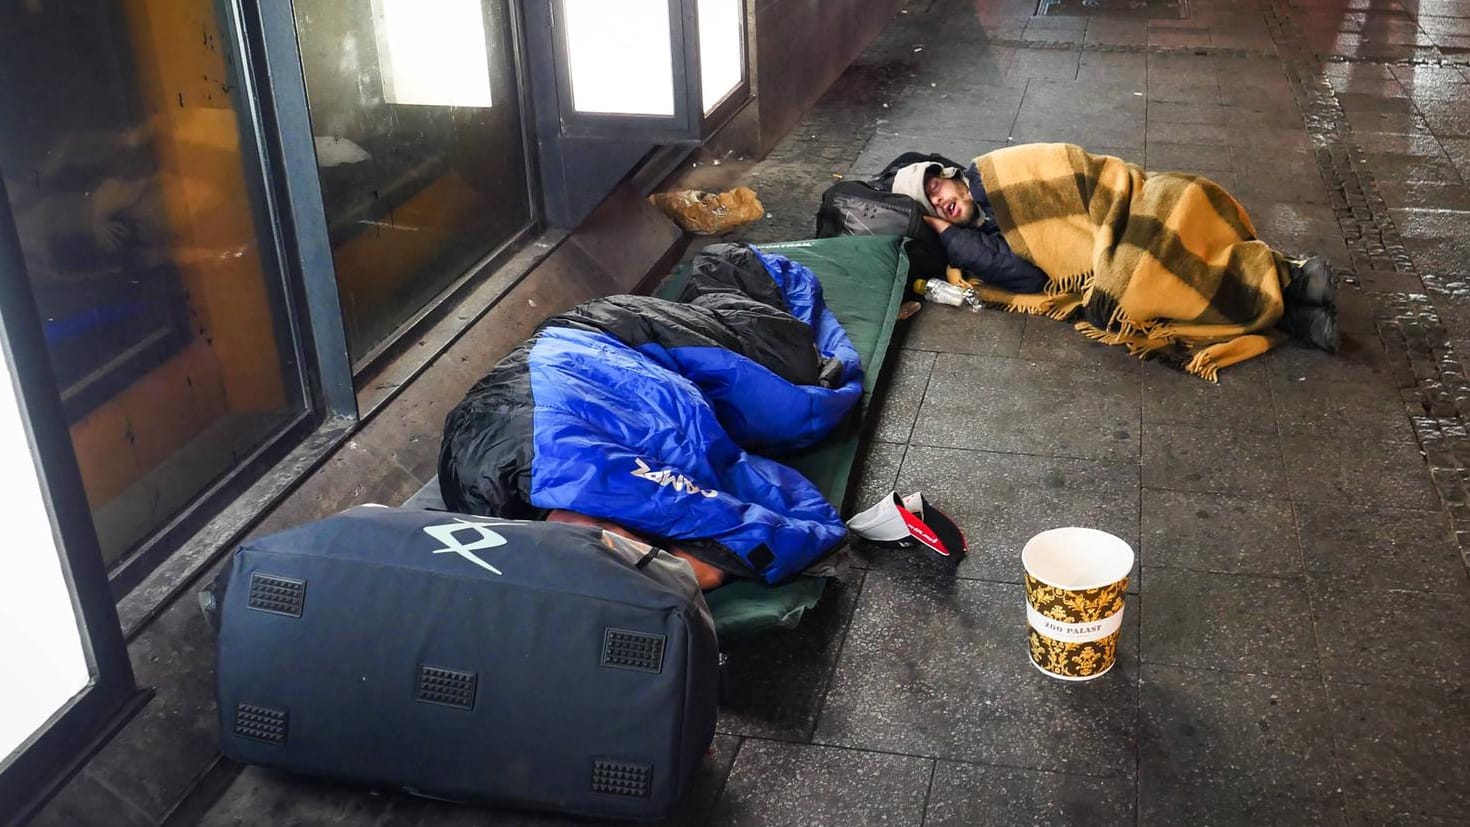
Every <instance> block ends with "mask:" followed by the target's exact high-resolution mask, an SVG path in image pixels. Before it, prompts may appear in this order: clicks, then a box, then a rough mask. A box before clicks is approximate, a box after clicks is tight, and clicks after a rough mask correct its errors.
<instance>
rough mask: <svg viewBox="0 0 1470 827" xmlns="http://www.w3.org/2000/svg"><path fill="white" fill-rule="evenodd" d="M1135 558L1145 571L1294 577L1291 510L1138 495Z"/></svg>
mask: <svg viewBox="0 0 1470 827" xmlns="http://www.w3.org/2000/svg"><path fill="white" fill-rule="evenodd" d="M1142 502H1143V511H1142V516H1141V518H1140V525H1139V535H1140V536H1139V539H1140V544H1141V545H1140V557H1142V559H1144V560H1146V561H1147V562H1148V564H1149V565H1150V566H1158V567H1167V568H1180V569H1189V570H1193V571H1208V572H1220V573H1225V574H1256V575H1267V576H1271V577H1299V576H1301V574H1302V556H1301V551H1300V550H1299V547H1298V545H1297V531H1296V525H1295V523H1294V522H1293V519H1292V507H1291V504H1290V503H1288V502H1284V501H1281V500H1247V499H1242V498H1240V497H1225V496H1222V495H1220V494H1198V493H1191V492H1186V491H1155V490H1153V489H1150V488H1146V489H1144V490H1143V494H1142Z"/></svg>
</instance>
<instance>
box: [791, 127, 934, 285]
mask: <svg viewBox="0 0 1470 827" xmlns="http://www.w3.org/2000/svg"><path fill="white" fill-rule="evenodd" d="M920 161H933V162H935V163H939V164H943V165H944V166H947V167H960V168H963V165H961V164H957V163H955V162H954V161H951V160H949V159H948V158H945V157H944V156H942V155H929V154H925V153H920V152H905V153H904V154H902V155H900V156H898V157H897V158H895V159H893V161H891V162H890V163H889V164H888V166H886V167H884V169H883V171H882V172H880V173H879V174H878V177H877V179H875V180H874V181H872V182H868V181H839V182H837V183H836V184H833V185H832V186H830V187H828V188H827V191H826V192H824V193H822V205H821V206H820V207H819V208H818V209H817V229H816V237H817V238H832V237H834V236H841V235H899V236H904V237H906V238H908V239H909V241H908V243H907V244H906V245H905V248H904V249H905V251H906V252H907V253H908V257H909V274H910V275H912V276H913V277H914V278H922V279H929V278H943V277H944V271H945V269H946V268H947V267H948V266H949V259H948V257H947V256H946V255H945V252H944V246H943V244H941V243H940V241H939V235H938V233H936V232H934V229H933V228H932V227H930V226H929V225H928V224H927V223H925V221H924V209H923V208H922V207H920V206H919V204H918V203H917V202H915V201H914V200H913V199H912V198H909V197H908V196H906V195H899V194H897V193H894V192H892V191H891V188H892V186H893V178H894V176H895V175H896V174H897V173H898V170H900V169H902V168H903V167H905V166H907V165H909V164H914V163H918V162H920Z"/></svg>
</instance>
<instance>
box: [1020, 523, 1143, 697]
mask: <svg viewBox="0 0 1470 827" xmlns="http://www.w3.org/2000/svg"><path fill="white" fill-rule="evenodd" d="M1021 565H1022V566H1024V567H1025V569H1026V618H1027V621H1028V625H1029V627H1030V628H1029V629H1028V638H1029V640H1028V642H1029V646H1030V650H1031V662H1032V663H1033V664H1035V665H1036V668H1037V669H1040V670H1041V671H1042V672H1045V673H1046V674H1048V675H1050V676H1052V677H1053V678H1060V679H1062V680H1064V681H1087V680H1092V679H1093V678H1096V677H1100V676H1102V675H1103V674H1105V673H1107V671H1108V670H1109V669H1112V668H1113V663H1114V662H1116V660H1117V656H1118V633H1119V630H1120V629H1121V628H1122V626H1123V594H1124V592H1126V591H1127V589H1128V572H1129V571H1132V569H1133V549H1132V548H1131V547H1130V546H1129V545H1128V544H1127V543H1125V542H1123V541H1122V540H1120V539H1118V538H1117V537H1114V536H1113V535H1111V534H1108V533H1107V532H1105V531H1097V530H1095V529H1091V528H1054V529H1052V530H1051V531H1043V532H1042V533H1040V534H1038V535H1036V536H1035V537H1032V538H1031V539H1030V540H1029V541H1028V542H1027V543H1026V547H1025V548H1023V549H1022V550H1021Z"/></svg>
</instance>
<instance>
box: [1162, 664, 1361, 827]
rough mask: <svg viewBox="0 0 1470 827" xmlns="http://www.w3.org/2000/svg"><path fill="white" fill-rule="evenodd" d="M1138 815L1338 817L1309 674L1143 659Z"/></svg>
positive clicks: (1322, 713) (1227, 820) (1299, 820)
mask: <svg viewBox="0 0 1470 827" xmlns="http://www.w3.org/2000/svg"><path fill="white" fill-rule="evenodd" d="M1139 728H1140V735H1139V780H1138V786H1139V807H1140V812H1139V820H1138V823H1139V824H1140V825H1155V824H1157V825H1175V824H1341V823H1342V818H1343V808H1344V801H1343V794H1342V790H1341V788H1340V787H1339V781H1338V777H1337V772H1336V767H1335V761H1334V755H1333V740H1332V735H1333V719H1332V717H1331V715H1330V714H1329V712H1328V710H1327V708H1326V697H1325V695H1324V693H1323V690H1322V687H1321V685H1320V684H1318V683H1317V682H1315V681H1301V680H1289V679H1285V678H1275V677H1264V676H1260V675H1230V674H1222V673H1218V672H1206V671H1200V670H1194V669H1178V668H1173V667H1167V666H1154V665H1152V664H1146V665H1145V666H1144V681H1143V687H1142V689H1141V692H1140V698H1139Z"/></svg>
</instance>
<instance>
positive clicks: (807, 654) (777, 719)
mask: <svg viewBox="0 0 1470 827" xmlns="http://www.w3.org/2000/svg"><path fill="white" fill-rule="evenodd" d="M863 581H864V577H863V574H862V572H860V571H859V572H854V573H852V574H851V575H849V576H848V577H847V578H846V579H845V580H833V581H831V582H830V583H829V584H828V586H827V591H826V593H825V594H823V595H822V601H821V602H820V603H818V604H817V606H816V608H814V609H812V610H811V611H810V612H808V613H807V614H806V616H805V617H803V618H802V620H801V624H800V625H798V626H797V627H796V628H795V629H789V630H782V631H780V632H774V633H770V634H764V635H758V636H756V637H753V638H749V639H744V640H727V639H724V638H721V640H720V644H721V648H722V650H723V651H724V653H725V654H726V655H727V656H728V657H729V661H728V662H727V663H726V665H725V676H724V682H725V687H726V690H727V691H726V693H725V698H724V700H725V702H724V703H723V704H721V707H720V722H719V731H720V732H724V733H728V734H730V735H747V736H758V737H765V738H779V739H781V740H786V741H808V740H810V739H811V734H812V728H813V727H814V726H815V724H816V716H817V712H818V711H819V710H820V709H821V706H822V698H823V696H824V695H825V693H826V690H827V679H828V677H829V676H830V675H831V674H832V666H833V664H834V663H835V662H836V660H837V652H838V650H840V649H841V648H842V639H843V636H844V635H845V634H846V632H847V626H848V623H849V621H850V620H851V618H852V612H853V607H854V605H855V604H856V602H857V597H858V595H859V594H860V593H861V591H862V587H863Z"/></svg>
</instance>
